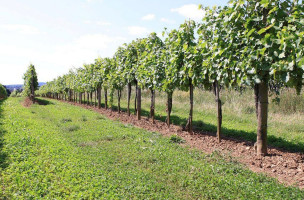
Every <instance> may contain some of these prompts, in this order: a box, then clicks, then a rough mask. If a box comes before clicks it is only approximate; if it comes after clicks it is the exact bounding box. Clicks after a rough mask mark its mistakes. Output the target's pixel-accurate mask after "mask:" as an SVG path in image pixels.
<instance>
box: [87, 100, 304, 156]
mask: <svg viewBox="0 0 304 200" xmlns="http://www.w3.org/2000/svg"><path fill="white" fill-rule="evenodd" d="M85 104H86V105H87V103H85ZM93 106H94V102H93ZM101 107H102V108H104V107H105V104H104V103H102V104H101ZM117 110H118V107H117V106H115V105H114V106H113V111H117ZM121 111H122V112H127V108H125V107H121ZM134 111H135V110H134V108H130V112H131V113H132V114H135V113H134ZM141 113H142V116H149V111H147V110H144V109H142V111H141ZM155 119H156V120H159V121H162V122H165V120H166V116H160V115H155ZM214 120H216V118H215V119H214ZM171 123H172V124H174V125H178V126H182V127H185V126H186V123H187V119H186V118H183V117H180V116H177V115H171ZM193 130H194V131H195V132H196V133H198V134H203V135H211V136H216V131H217V127H216V126H214V125H213V124H210V123H205V122H203V121H201V120H194V121H193ZM222 134H223V136H224V137H223V138H224V139H226V140H231V141H235V142H242V143H245V144H246V145H250V146H252V145H253V144H254V142H255V141H256V137H257V135H256V132H253V131H252V132H249V131H243V130H236V129H229V128H226V127H224V126H222ZM268 144H269V146H270V147H272V148H276V149H279V150H281V151H285V152H301V153H304V143H303V142H298V143H294V142H290V141H287V140H285V139H283V138H281V137H275V136H273V135H268Z"/></svg>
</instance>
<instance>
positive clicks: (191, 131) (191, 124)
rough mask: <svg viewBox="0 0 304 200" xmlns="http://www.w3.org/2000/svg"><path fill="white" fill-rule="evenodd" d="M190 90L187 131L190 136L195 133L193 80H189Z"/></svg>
mask: <svg viewBox="0 0 304 200" xmlns="http://www.w3.org/2000/svg"><path fill="white" fill-rule="evenodd" d="M189 90H190V111H189V118H188V122H187V125H186V129H187V130H188V132H189V133H190V134H192V133H193V129H192V128H193V84H192V79H189Z"/></svg>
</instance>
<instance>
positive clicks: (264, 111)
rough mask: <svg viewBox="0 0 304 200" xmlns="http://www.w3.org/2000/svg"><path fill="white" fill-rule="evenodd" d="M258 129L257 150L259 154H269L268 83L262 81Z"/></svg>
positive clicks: (259, 97) (260, 85)
mask: <svg viewBox="0 0 304 200" xmlns="http://www.w3.org/2000/svg"><path fill="white" fill-rule="evenodd" d="M258 88H259V89H258V91H259V96H258V129H257V142H256V151H257V155H258V156H266V155H267V120H268V84H267V83H266V82H264V81H262V82H261V83H260V84H259V86H258Z"/></svg>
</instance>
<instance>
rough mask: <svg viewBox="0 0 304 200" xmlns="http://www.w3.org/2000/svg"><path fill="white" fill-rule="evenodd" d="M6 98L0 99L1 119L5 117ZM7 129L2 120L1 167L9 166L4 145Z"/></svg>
mask: <svg viewBox="0 0 304 200" xmlns="http://www.w3.org/2000/svg"><path fill="white" fill-rule="evenodd" d="M5 100H6V99H2V100H0V119H1V118H3V114H2V113H3V108H2V105H3V103H4V101H5ZM5 133H6V131H5V130H4V129H3V124H2V122H0V168H1V169H5V168H6V167H8V162H7V157H8V155H7V153H5V152H3V147H4V139H3V137H4V134H5Z"/></svg>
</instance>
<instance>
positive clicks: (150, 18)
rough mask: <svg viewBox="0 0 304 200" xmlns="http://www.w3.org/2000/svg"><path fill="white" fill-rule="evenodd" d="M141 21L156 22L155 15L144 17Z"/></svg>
mask: <svg viewBox="0 0 304 200" xmlns="http://www.w3.org/2000/svg"><path fill="white" fill-rule="evenodd" d="M141 19H142V20H145V21H150V20H154V19H155V15H154V14H148V15H145V16H143V17H142V18H141Z"/></svg>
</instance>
